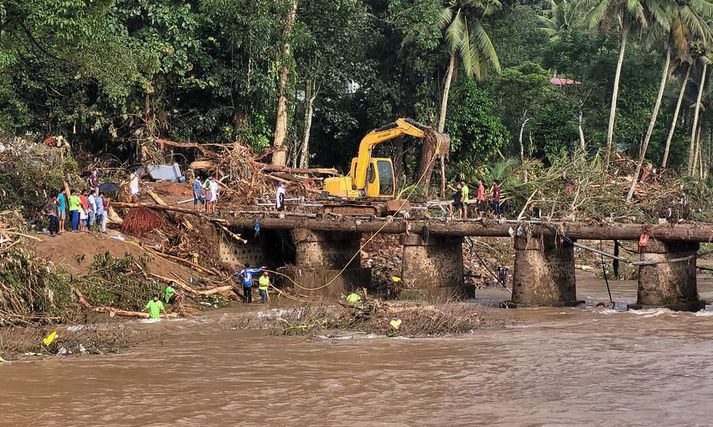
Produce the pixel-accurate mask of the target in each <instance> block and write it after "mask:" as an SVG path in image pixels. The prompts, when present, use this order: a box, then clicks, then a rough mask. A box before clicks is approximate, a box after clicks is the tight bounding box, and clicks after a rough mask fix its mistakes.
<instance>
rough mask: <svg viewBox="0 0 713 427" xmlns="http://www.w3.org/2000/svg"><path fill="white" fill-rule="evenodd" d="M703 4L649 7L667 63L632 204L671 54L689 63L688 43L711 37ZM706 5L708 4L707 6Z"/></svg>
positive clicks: (638, 167) (703, 0) (702, 0)
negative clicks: (664, 44) (659, 35)
mask: <svg viewBox="0 0 713 427" xmlns="http://www.w3.org/2000/svg"><path fill="white" fill-rule="evenodd" d="M705 3H707V1H706V0H700V1H699V2H696V3H695V6H694V4H693V3H678V2H669V3H666V4H663V5H662V6H663V7H661V8H658V7H652V8H651V10H652V16H653V19H654V21H655V24H656V26H655V29H656V30H657V31H654V32H653V34H654V37H656V36H657V34H656V33H658V32H661V33H662V34H663V35H664V36H665V42H666V60H665V61H664V66H663V72H662V73H661V82H660V84H659V91H658V95H657V97H656V102H655V104H654V111H653V113H652V114H651V120H650V121H649V127H648V128H647V130H646V135H645V136H644V141H643V143H642V145H641V150H640V152H639V161H638V163H637V165H636V171H635V172H634V179H633V180H632V181H631V187H630V188H629V194H628V195H627V196H626V201H627V202H629V201H631V198H632V197H633V196H634V190H635V189H636V183H637V182H638V180H639V173H640V172H641V167H642V165H643V163H644V158H645V157H646V151H647V150H648V147H649V141H650V140H651V134H652V133H653V131H654V126H655V125H656V118H657V117H658V114H659V109H660V108H661V100H662V99H663V94H664V90H665V89H666V81H667V79H668V75H669V73H670V66H671V53H672V50H673V51H674V52H673V53H674V54H675V55H676V59H677V60H678V61H680V62H686V63H688V62H690V61H691V56H690V54H689V44H690V43H691V41H692V40H693V39H694V38H695V37H701V38H703V39H704V40H709V39H710V37H711V30H710V27H709V26H708V23H707V22H706V18H708V16H704V13H706V11H707V10H708V9H710V8H706V7H701V5H702V4H705ZM708 6H711V5H710V4H708ZM701 12H702V13H701ZM657 38H658V37H657ZM684 84H685V83H684ZM684 87H685V86H684ZM666 152H668V150H666Z"/></svg>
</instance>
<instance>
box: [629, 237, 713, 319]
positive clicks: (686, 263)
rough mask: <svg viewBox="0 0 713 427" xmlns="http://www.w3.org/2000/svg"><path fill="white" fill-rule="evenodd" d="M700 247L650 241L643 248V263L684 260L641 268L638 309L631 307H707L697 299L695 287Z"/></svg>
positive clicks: (687, 308) (688, 244)
mask: <svg viewBox="0 0 713 427" xmlns="http://www.w3.org/2000/svg"><path fill="white" fill-rule="evenodd" d="M698 246H699V245H698V243H691V242H663V241H659V240H654V239H650V240H649V241H648V243H647V245H646V246H645V247H643V248H641V260H642V261H667V260H677V259H683V260H680V261H677V262H670V263H661V264H653V265H641V266H639V288H638V293H637V300H636V306H632V307H667V308H670V309H672V310H689V311H696V310H700V309H701V308H703V307H704V305H705V304H704V303H703V302H701V301H700V300H699V299H698V289H697V285H696V258H697V253H698Z"/></svg>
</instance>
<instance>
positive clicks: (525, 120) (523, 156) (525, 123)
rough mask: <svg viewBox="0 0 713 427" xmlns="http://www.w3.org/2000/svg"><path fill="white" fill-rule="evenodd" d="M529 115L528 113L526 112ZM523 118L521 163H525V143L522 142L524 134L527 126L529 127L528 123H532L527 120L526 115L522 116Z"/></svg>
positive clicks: (521, 127) (520, 137) (520, 138)
mask: <svg viewBox="0 0 713 427" xmlns="http://www.w3.org/2000/svg"><path fill="white" fill-rule="evenodd" d="M525 114H527V112H525ZM522 118H523V119H524V120H523V121H522V125H520V136H519V137H518V139H517V140H518V141H520V161H521V162H522V163H525V143H524V142H522V134H523V133H524V132H525V126H527V122H529V121H530V119H529V118H528V119H525V115H524V114H523V115H522Z"/></svg>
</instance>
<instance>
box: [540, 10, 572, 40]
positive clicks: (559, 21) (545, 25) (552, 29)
mask: <svg viewBox="0 0 713 427" xmlns="http://www.w3.org/2000/svg"><path fill="white" fill-rule="evenodd" d="M545 4H546V5H547V6H549V9H547V10H544V11H543V14H542V15H540V16H539V17H538V19H539V21H540V24H541V25H542V26H541V27H540V29H541V30H542V31H544V32H545V33H547V35H548V36H550V40H552V41H556V40H559V39H560V38H561V36H562V35H564V34H567V33H569V32H570V31H572V29H573V28H574V27H575V26H576V25H577V24H578V22H577V21H578V18H579V8H578V7H577V5H578V4H579V3H578V2H577V1H576V0H575V1H570V0H559V1H558V0H548V1H546V2H545Z"/></svg>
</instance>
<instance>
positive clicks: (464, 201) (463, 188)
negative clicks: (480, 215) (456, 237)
mask: <svg viewBox="0 0 713 427" xmlns="http://www.w3.org/2000/svg"><path fill="white" fill-rule="evenodd" d="M460 183H461V190H460V191H461V193H463V198H462V200H461V203H462V205H463V207H462V209H463V214H462V215H461V217H462V218H463V219H466V218H468V203H469V202H470V200H469V199H468V193H470V189H469V188H468V184H466V183H465V181H461V182H460Z"/></svg>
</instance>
